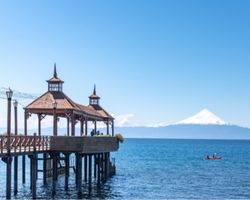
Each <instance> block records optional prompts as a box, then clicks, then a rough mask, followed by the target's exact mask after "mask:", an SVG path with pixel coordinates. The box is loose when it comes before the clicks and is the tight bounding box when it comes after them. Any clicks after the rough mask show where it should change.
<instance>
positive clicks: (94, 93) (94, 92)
mask: <svg viewBox="0 0 250 200" xmlns="http://www.w3.org/2000/svg"><path fill="white" fill-rule="evenodd" d="M93 95H96V87H95V84H94V91H93Z"/></svg>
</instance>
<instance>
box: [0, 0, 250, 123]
mask: <svg viewBox="0 0 250 200" xmlns="http://www.w3.org/2000/svg"><path fill="white" fill-rule="evenodd" d="M249 10H250V2H249V1H243V0H240V1H238V0H234V1H233V0H209V1H205V0H204V1H200V0H197V1H195V0H189V1H186V0H171V1H168V0H163V1H160V0H156V1H146V0H143V1H139V0H133V1H130V0H126V1H117V0H114V1H111V0H109V1H95V0H91V1H80V0H79V1H76V0H73V1H61V0H60V1H48V0H47V1H46V0H44V1H28V0H26V1H11V2H10V1H7V0H6V1H1V2H0V30H1V31H0V55H1V59H0V73H1V78H0V86H5V87H8V86H10V87H11V88H14V89H16V90H19V91H23V92H29V93H37V94H41V93H43V92H45V91H46V89H47V85H46V83H45V80H47V79H48V78H49V77H50V76H51V75H52V70H53V64H54V62H57V66H58V74H59V76H60V77H61V78H62V79H63V80H64V81H65V86H64V91H65V93H66V94H67V95H68V96H70V97H71V98H72V99H73V100H75V101H77V102H79V103H80V102H81V103H83V104H87V103H88V99H87V97H88V95H89V94H90V93H91V91H92V88H93V84H94V83H96V84H97V90H98V94H99V95H100V96H101V97H102V101H101V103H102V105H103V106H104V107H105V108H106V109H107V110H108V111H110V112H111V113H113V114H115V115H116V116H118V118H119V120H120V119H122V120H123V121H124V120H125V121H126V120H128V123H131V124H140V125H148V124H154V123H159V122H166V123H175V122H177V121H180V120H182V119H184V118H186V117H189V116H190V115H193V114H195V113H196V112H198V111H200V110H201V109H203V108H208V109H210V110H211V111H213V112H214V113H216V114H218V115H219V116H220V117H221V118H223V119H224V120H225V121H227V122H230V123H232V124H238V125H242V126H248V127H250V90H249V88H250V59H249V55H250V20H249V19H250V12H249ZM5 112H6V109H5V102H4V101H2V100H0V113H1V116H0V122H1V119H3V120H4V118H5ZM120 115H122V116H120ZM119 116H120V117H119ZM132 116H134V117H132ZM3 120H2V123H3ZM1 126H2V125H0V127H1Z"/></svg>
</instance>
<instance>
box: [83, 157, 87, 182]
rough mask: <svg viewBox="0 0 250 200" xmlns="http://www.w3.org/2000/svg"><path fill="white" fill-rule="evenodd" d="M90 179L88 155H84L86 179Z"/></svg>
mask: <svg viewBox="0 0 250 200" xmlns="http://www.w3.org/2000/svg"><path fill="white" fill-rule="evenodd" d="M87 180H88V156H87V155H84V181H85V182H87Z"/></svg>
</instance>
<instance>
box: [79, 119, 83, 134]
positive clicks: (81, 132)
mask: <svg viewBox="0 0 250 200" xmlns="http://www.w3.org/2000/svg"><path fill="white" fill-rule="evenodd" d="M80 136H83V119H81V120H80Z"/></svg>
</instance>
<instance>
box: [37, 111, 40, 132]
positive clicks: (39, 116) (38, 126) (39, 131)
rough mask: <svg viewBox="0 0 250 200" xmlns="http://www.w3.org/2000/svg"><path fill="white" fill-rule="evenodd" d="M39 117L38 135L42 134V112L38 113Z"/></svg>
mask: <svg viewBox="0 0 250 200" xmlns="http://www.w3.org/2000/svg"><path fill="white" fill-rule="evenodd" d="M37 117H38V135H39V136H41V114H38V115H37Z"/></svg>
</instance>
